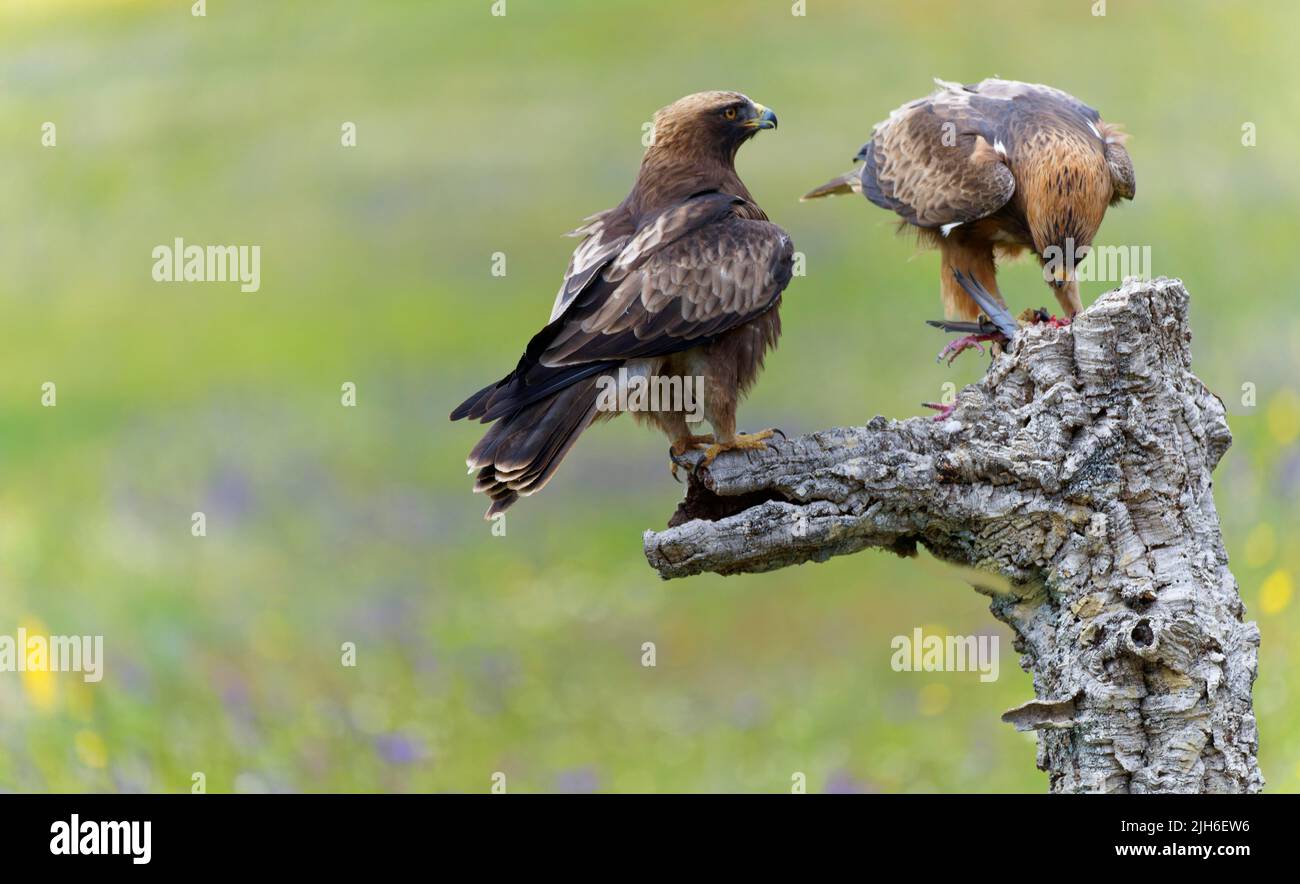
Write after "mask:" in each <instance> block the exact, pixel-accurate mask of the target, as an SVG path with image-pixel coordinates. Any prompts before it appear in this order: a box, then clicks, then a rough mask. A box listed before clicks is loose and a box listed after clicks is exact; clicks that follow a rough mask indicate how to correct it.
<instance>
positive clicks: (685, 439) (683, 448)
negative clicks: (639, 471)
mask: <svg viewBox="0 0 1300 884" xmlns="http://www.w3.org/2000/svg"><path fill="white" fill-rule="evenodd" d="M712 441H713V436H712V434H705V435H703V436H692V435H689V434H687V435H685V436H682V437H681V438H680V439H674V440H673V444H672V447H671V448H669V449H668V451H669V454H670V455H671V456H672V458H674V460H673V462H672V471H673V478H674V479H676V478H677V461H676V460H675V458H678V457H681V456H682V455H683V454H685V453H686V452H688V451H690V450H691V449H692V448H703V447H704V446H705V445H708V444H709V443H711V442H712ZM678 481H680V480H678Z"/></svg>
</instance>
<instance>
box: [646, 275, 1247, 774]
mask: <svg viewBox="0 0 1300 884" xmlns="http://www.w3.org/2000/svg"><path fill="white" fill-rule="evenodd" d="M1187 309H1188V295H1187V292H1186V290H1185V289H1184V288H1183V286H1182V284H1181V283H1179V282H1178V281H1176V280H1168V279H1157V280H1154V281H1137V280H1129V281H1127V282H1126V283H1125V284H1124V286H1122V287H1121V288H1120V289H1118V290H1116V291H1112V292H1110V293H1108V294H1106V295H1104V296H1103V297H1101V298H1100V299H1099V300H1098V301H1097V302H1096V303H1095V304H1093V305H1092V306H1091V307H1090V308H1089V309H1088V310H1086V311H1084V312H1083V313H1081V314H1080V315H1079V316H1077V317H1076V318H1075V320H1074V322H1073V324H1072V325H1070V326H1069V327H1067V328H1059V329H1058V328H1052V327H1050V326H1047V325H1038V326H1033V327H1029V328H1026V329H1025V330H1023V331H1022V332H1021V334H1020V335H1019V336H1018V337H1017V339H1016V341H1015V342H1014V343H1013V344H1012V345H1011V347H1010V348H1009V350H1008V352H1007V353H1004V354H1003V355H1001V356H999V357H997V358H996V359H994V360H993V362H992V365H991V366H990V368H989V370H988V373H987V375H986V376H985V377H984V378H983V380H981V381H980V382H979V383H977V384H972V385H971V386H969V387H966V388H965V389H964V390H962V391H961V392H960V393H959V394H958V398H957V408H956V410H955V411H954V413H953V414H952V416H951V417H950V418H949V419H947V420H945V421H940V422H936V421H934V420H933V419H931V418H930V417H928V416H925V417H914V418H910V419H908V420H903V421H894V420H886V419H885V418H883V417H876V418H873V419H872V420H871V422H870V423H868V424H867V425H866V426H865V427H852V428H836V429H831V430H825V431H823V432H819V433H813V434H812V435H809V436H804V437H802V438H798V439H790V440H784V439H775V440H772V441H773V444H772V445H771V447H770V448H769V449H768V450H766V451H762V452H734V453H724V454H723V455H722V456H720V457H719V458H718V459H717V460H716V461H715V462H714V463H713V464H712V465H710V466H708V467H706V468H702V469H699V470H696V471H695V473H694V474H693V475H692V477H691V484H690V487H689V489H688V493H687V496H686V499H685V500H683V501H682V504H681V506H680V507H679V508H678V512H677V514H676V515H675V516H674V517H673V520H672V522H670V526H671V527H669V528H668V530H666V531H662V532H658V533H655V532H646V535H645V553H646V557H647V559H648V560H649V562H650V564H651V565H652V566H653V567H654V568H655V569H657V570H658V571H659V573H660V574H661V575H662V576H663V577H665V578H669V577H682V576H686V575H690V574H697V573H700V572H702V571H715V572H717V573H720V574H734V573H738V572H744V571H766V570H770V569H773V568H781V567H785V566H787V565H794V564H798V563H801V562H806V561H824V560H825V559H827V558H829V557H830V556H833V555H841V554H844V553H851V552H857V551H858V550H861V549H864V548H867V547H881V548H884V549H889V550H892V551H894V552H897V553H900V554H904V555H909V554H913V553H914V552H915V550H916V545H917V544H918V543H919V544H922V545H924V546H925V547H926V548H927V549H929V550H930V551H931V552H932V553H933V554H934V555H935V556H937V557H938V558H940V559H944V560H946V561H950V562H955V563H959V564H962V565H968V566H974V567H976V568H980V569H986V570H989V571H995V572H997V573H999V574H1001V575H1003V576H1004V577H1005V578H1007V581H1006V585H1005V586H1002V587H1001V588H989V587H978V589H979V590H980V591H981V592H984V593H986V594H988V595H990V596H991V597H992V599H993V603H992V605H991V610H992V612H993V614H994V616H996V617H997V618H998V619H999V620H1002V621H1003V622H1005V623H1007V624H1008V625H1009V626H1010V627H1011V628H1012V630H1013V631H1014V633H1015V635H1016V649H1017V650H1018V651H1020V652H1021V654H1022V657H1021V665H1022V666H1023V667H1024V668H1025V669H1026V670H1027V671H1029V672H1031V673H1032V674H1033V678H1034V689H1035V693H1036V695H1037V699H1035V700H1032V701H1030V702H1027V703H1025V704H1024V705H1022V706H1020V707H1018V708H1016V709H1013V710H1011V711H1009V712H1007V713H1006V714H1004V716H1003V719H1004V720H1005V721H1007V722H1009V723H1011V724H1013V725H1015V726H1016V727H1018V728H1021V729H1030V728H1034V729H1037V731H1038V765H1039V767H1040V768H1042V769H1044V770H1046V771H1048V773H1049V779H1050V785H1051V789H1052V790H1053V791H1056V792H1126V791H1127V792H1255V791H1258V790H1259V789H1260V788H1262V786H1263V778H1262V776H1261V775H1260V772H1259V767H1258V765H1257V763H1256V760H1255V755H1256V748H1257V734H1256V728H1255V717H1254V714H1253V712H1252V709H1251V685H1252V683H1253V682H1254V679H1255V672H1256V666H1257V651H1258V647H1259V630H1258V628H1257V627H1256V625H1255V624H1254V623H1251V622H1243V620H1242V614H1243V610H1244V607H1243V605H1242V602H1241V598H1240V597H1239V595H1238V592H1237V583H1236V580H1235V579H1234V578H1233V576H1232V574H1231V573H1230V572H1229V570H1228V558H1227V554H1226V553H1225V552H1224V549H1223V540H1222V537H1221V535H1220V532H1219V520H1218V516H1217V514H1216V512H1215V508H1214V498H1213V495H1212V493H1211V478H1210V474H1211V471H1212V470H1213V469H1214V467H1215V465H1216V464H1218V462H1219V459H1220V458H1221V457H1222V456H1223V454H1224V452H1225V451H1227V449H1228V446H1229V444H1230V443H1231V441H1232V437H1231V434H1230V433H1229V431H1228V424H1227V421H1226V419H1225V415H1224V409H1223V405H1222V403H1221V402H1220V401H1219V399H1218V398H1217V397H1216V396H1215V395H1214V394H1212V393H1211V392H1210V391H1209V390H1207V389H1206V388H1205V386H1204V385H1203V384H1202V383H1201V382H1200V381H1199V380H1198V379H1197V378H1196V377H1195V376H1194V375H1193V374H1192V373H1191V334H1190V332H1189V329H1188V324H1187ZM690 457H692V458H693V459H694V461H695V462H697V463H698V460H699V455H698V454H695V455H690ZM990 582H995V581H990ZM996 582H1000V581H996Z"/></svg>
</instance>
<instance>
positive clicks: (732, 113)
mask: <svg viewBox="0 0 1300 884" xmlns="http://www.w3.org/2000/svg"><path fill="white" fill-rule="evenodd" d="M722 115H723V116H724V117H726V118H727V119H728V120H734V119H735V118H736V109H735V108H734V107H729V108H727V109H726V110H724V111H723V112H722Z"/></svg>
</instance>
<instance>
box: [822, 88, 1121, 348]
mask: <svg viewBox="0 0 1300 884" xmlns="http://www.w3.org/2000/svg"><path fill="white" fill-rule="evenodd" d="M935 83H936V84H938V87H939V88H938V89H936V90H935V91H934V92H933V93H931V94H930V95H929V96H927V97H925V98H921V99H918V100H916V101H911V102H908V103H907V104H905V105H903V106H902V107H900V108H898V109H897V110H895V111H894V112H893V113H891V114H890V115H889V119H887V120H885V121H884V122H882V123H878V124H877V125H876V127H875V129H874V130H873V131H872V134H871V140H870V141H868V142H867V143H866V144H865V145H863V147H862V149H861V150H860V151H858V154H857V156H856V157H855V158H854V159H855V160H856V161H861V162H862V163H863V165H862V166H861V167H860V168H855V169H854V170H853V171H852V172H849V173H847V174H845V175H841V176H840V177H839V178H835V179H833V180H831V181H828V182H827V183H826V184H823V185H822V186H821V187H818V188H817V189H815V190H813V191H811V192H810V193H808V194H806V195H805V196H804V199H805V200H807V199H815V198H817V197H822V196H827V195H830V194H838V193H850V192H853V193H861V194H863V195H865V196H866V197H867V199H869V200H871V201H872V202H873V203H875V204H876V205H878V206H880V207H882V208H885V209H892V210H893V211H894V212H896V213H898V215H899V216H900V217H901V218H902V219H903V222H904V226H906V225H909V224H910V225H913V226H915V227H916V228H917V229H918V231H919V233H920V235H921V237H922V239H923V240H926V241H928V243H929V244H930V245H933V246H937V247H938V249H939V251H940V254H941V255H942V258H943V261H942V268H941V275H940V291H941V293H942V296H943V307H944V315H945V316H946V317H947V318H948V319H950V320H952V319H974V318H975V317H976V316H978V314H979V313H980V310H981V305H980V304H979V302H980V301H988V300H989V296H991V298H992V300H993V301H994V302H995V303H996V304H997V305H999V306H1001V307H1002V308H1005V306H1006V302H1005V301H1003V300H1002V295H1001V294H1000V293H999V292H998V287H997V279H996V260H995V259H996V258H999V257H1000V258H1010V257H1014V256H1015V255H1017V254H1019V253H1020V252H1021V251H1022V250H1023V249H1025V248H1030V249H1033V251H1034V253H1035V254H1036V255H1037V256H1038V257H1039V260H1040V261H1041V262H1042V263H1043V266H1044V278H1045V279H1046V280H1047V281H1048V282H1049V284H1050V285H1051V286H1052V287H1053V288H1054V289H1055V293H1056V297H1057V300H1058V301H1059V302H1060V304H1061V307H1062V308H1063V309H1064V310H1065V313H1066V316H1067V318H1069V317H1073V316H1074V314H1075V313H1077V312H1079V310H1081V309H1082V304H1081V302H1080V300H1079V284H1078V281H1077V280H1076V279H1075V272H1074V271H1075V266H1076V265H1077V264H1078V262H1079V261H1080V260H1082V259H1083V257H1084V256H1085V255H1086V254H1087V247H1090V246H1091V244H1092V240H1093V237H1094V236H1095V235H1096V233H1097V229H1098V228H1099V227H1100V226H1101V219H1102V217H1103V216H1105V214H1106V208H1107V207H1108V206H1112V205H1114V204H1115V203H1117V202H1118V201H1119V200H1121V199H1132V198H1133V193H1134V180H1133V163H1132V161H1131V160H1130V159H1129V155H1128V152H1127V151H1125V150H1124V140H1125V137H1126V136H1125V135H1123V134H1122V133H1121V132H1120V131H1119V129H1118V128H1117V127H1116V126H1113V125H1111V124H1108V123H1104V122H1102V120H1101V116H1100V115H1099V114H1098V113H1097V111H1095V110H1093V109H1092V108H1090V107H1088V106H1087V105H1086V104H1084V103H1083V102H1081V101H1079V100H1078V99H1077V98H1074V97H1073V96H1071V95H1068V94H1066V93H1064V92H1062V91H1061V90H1059V89H1053V88H1051V87H1050V86H1039V85H1034V84H1030V83H1018V82H1015V81H1014V80H995V79H989V80H984V81H983V82H981V83H977V84H976V85H974V86H962V85H961V84H959V83H948V82H945V81H943V80H935ZM986 312H988V311H987V310H986ZM1001 313H1003V314H1005V310H1002V311H1001ZM990 315H992V314H990ZM997 324H998V325H999V326H1000V327H1002V329H1003V331H1004V332H1008V331H1014V327H1013V328H1012V329H1007V328H1005V323H1003V322H998V323H997Z"/></svg>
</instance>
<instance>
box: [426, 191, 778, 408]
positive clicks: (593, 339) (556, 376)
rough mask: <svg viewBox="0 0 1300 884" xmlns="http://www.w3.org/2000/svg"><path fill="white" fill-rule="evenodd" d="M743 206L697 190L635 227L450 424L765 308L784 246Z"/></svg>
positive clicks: (703, 335) (687, 342)
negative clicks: (510, 367)
mask: <svg viewBox="0 0 1300 884" xmlns="http://www.w3.org/2000/svg"><path fill="white" fill-rule="evenodd" d="M746 205H747V204H746V203H745V201H744V200H742V199H740V198H738V197H734V196H731V195H729V194H723V193H706V194H701V195H698V196H695V197H692V198H691V199H688V200H685V201H683V202H682V203H680V204H678V205H676V206H673V207H671V208H669V209H666V210H664V211H663V212H661V213H660V214H659V215H657V216H655V217H654V218H653V219H651V220H649V221H647V222H646V223H644V224H642V225H641V227H640V229H639V230H638V231H637V232H636V233H635V234H634V235H632V236H630V237H628V238H627V241H626V243H625V244H624V245H623V247H622V248H621V249H620V250H619V251H618V252H617V254H614V255H613V256H611V257H609V258H607V259H606V260H605V262H604V263H602V264H601V265H599V271H600V272H598V273H591V272H588V274H587V275H588V280H587V282H586V284H585V285H584V286H583V287H582V288H581V289H580V290H578V291H576V292H574V293H573V294H572V295H571V296H569V297H568V303H567V305H566V306H564V307H563V308H562V309H561V311H560V313H559V315H558V316H556V317H555V318H554V319H553V320H552V321H551V322H550V323H549V324H548V325H547V326H546V327H545V328H544V329H542V330H541V331H540V332H538V333H537V334H536V335H534V337H533V339H532V340H531V341H530V342H529V344H528V348H527V349H526V351H525V352H524V355H523V357H522V358H521V359H520V361H519V365H518V366H517V367H516V368H515V370H514V371H513V372H511V374H510V375H508V376H507V377H505V378H503V379H502V380H501V381H499V382H498V383H497V384H494V385H492V386H489V387H486V388H484V389H483V390H481V391H479V393H477V394H475V396H473V397H471V398H470V399H469V400H466V402H465V403H463V404H462V405H461V407H460V408H458V409H457V410H456V411H455V412H453V413H452V418H453V419H456V418H458V417H469V418H477V419H480V420H483V421H490V420H493V419H495V418H498V417H501V416H502V415H505V414H509V413H511V412H514V411H517V410H518V409H520V408H522V407H524V406H526V405H528V404H530V403H532V402H535V401H538V400H539V399H541V398H543V397H546V396H549V395H551V394H553V393H555V392H556V391H558V390H561V389H563V388H565V387H567V386H569V385H572V384H575V383H577V382H578V381H580V380H582V379H584V378H587V377H591V376H592V375H594V374H599V373H600V372H602V371H605V370H607V369H609V368H611V367H614V366H616V365H618V364H620V363H622V362H625V361H627V360H629V359H644V358H649V357H655V356H666V355H669V354H672V353H677V352H681V351H683V350H688V349H690V348H692V347H696V346H699V345H700V344H704V343H707V342H708V341H711V340H713V339H714V338H716V337H717V336H718V335H720V334H722V333H723V332H726V331H728V330H730V329H732V328H735V327H736V326H739V325H741V324H743V323H745V322H748V321H750V320H752V319H754V318H756V317H758V316H760V315H762V314H763V313H765V312H767V311H768V310H770V309H771V308H772V307H773V306H775V305H776V304H777V302H778V301H779V300H780V297H781V292H782V291H783V290H784V289H785V287H786V285H787V284H788V283H789V281H790V277H791V275H792V268H793V254H794V253H793V246H792V244H791V242H790V237H789V236H788V235H787V234H786V233H785V231H783V230H782V229H781V228H780V227H778V226H777V225H775V224H772V223H771V222H769V221H766V220H756V219H752V218H746V217H742V213H741V212H740V211H738V209H740V207H742V206H746ZM561 296H564V290H563V289H562V290H561Z"/></svg>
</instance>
